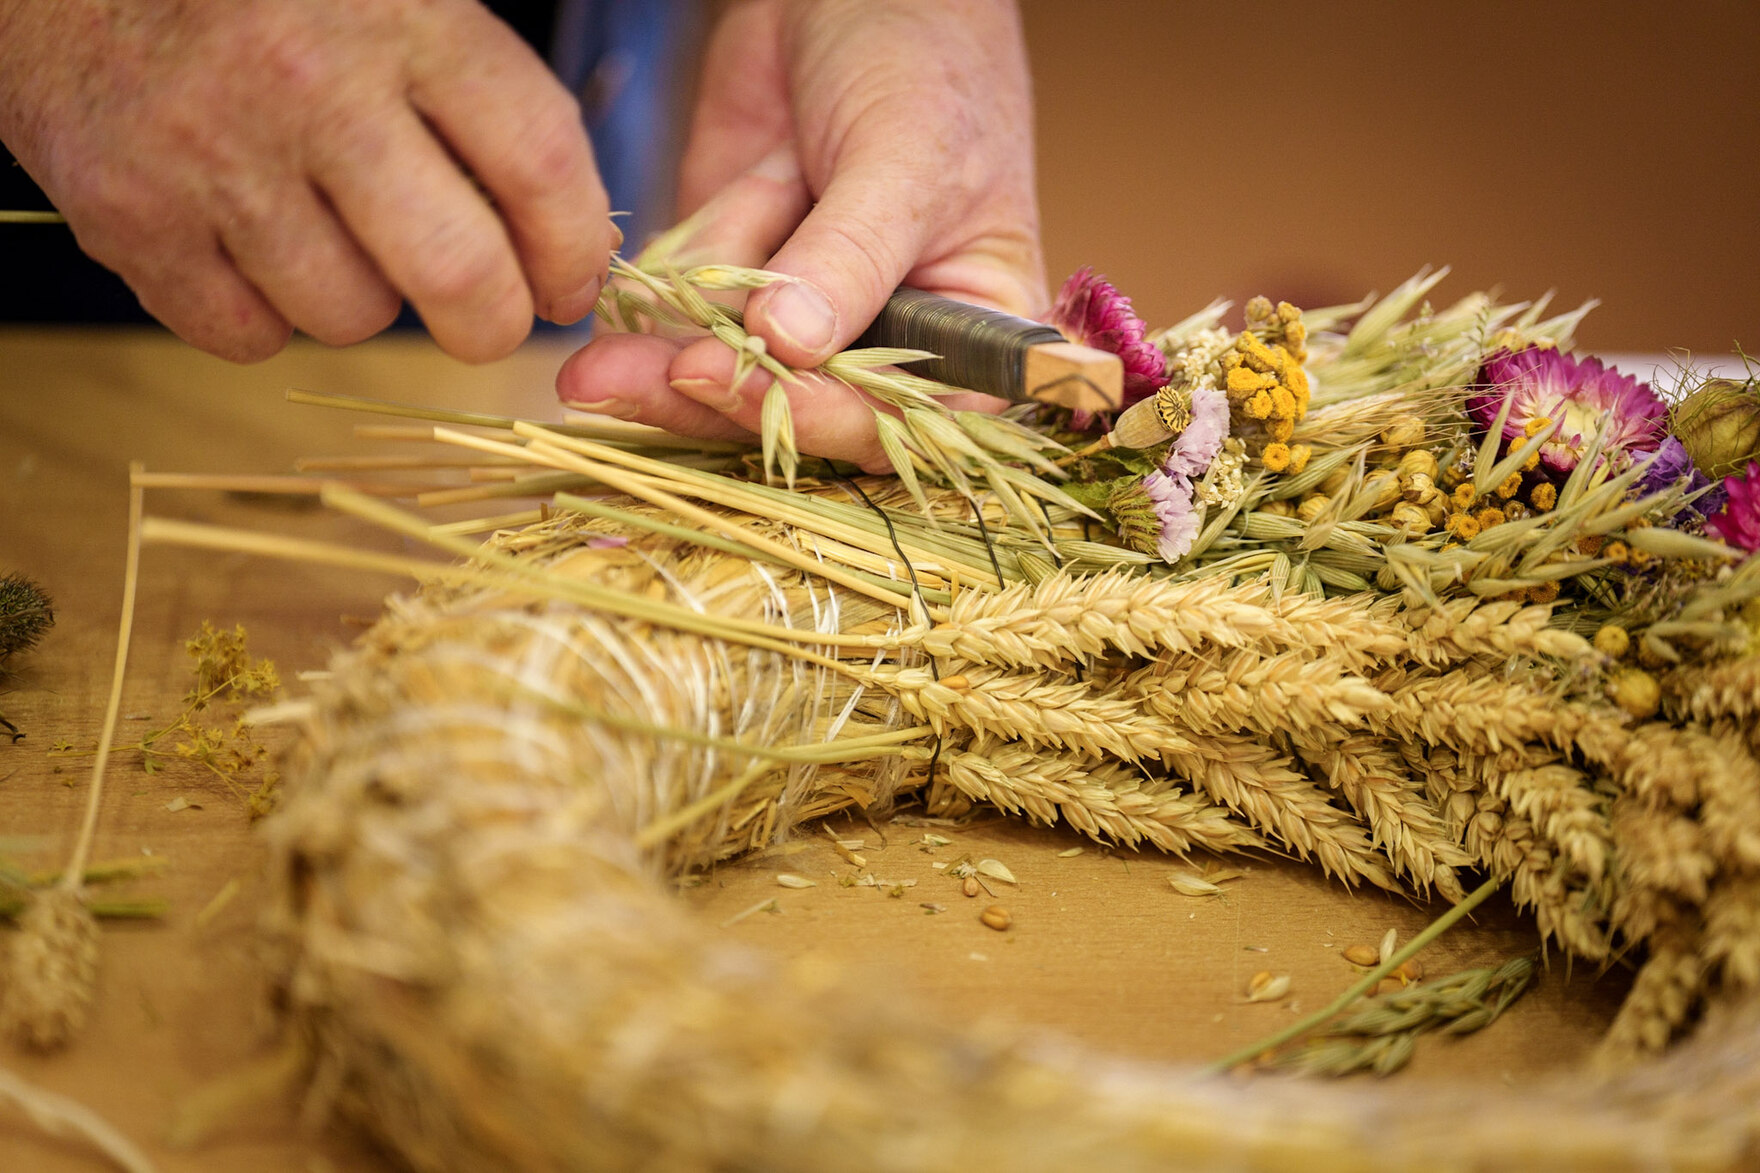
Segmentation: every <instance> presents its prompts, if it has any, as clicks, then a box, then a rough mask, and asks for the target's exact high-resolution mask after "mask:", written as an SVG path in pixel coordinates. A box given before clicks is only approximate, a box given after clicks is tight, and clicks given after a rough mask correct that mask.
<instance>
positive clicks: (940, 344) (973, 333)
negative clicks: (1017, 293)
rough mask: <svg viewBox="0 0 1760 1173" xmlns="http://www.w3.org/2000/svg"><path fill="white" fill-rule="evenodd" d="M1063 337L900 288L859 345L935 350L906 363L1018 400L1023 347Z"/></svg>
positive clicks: (1020, 320)
mask: <svg viewBox="0 0 1760 1173" xmlns="http://www.w3.org/2000/svg"><path fill="white" fill-rule="evenodd" d="M1062 341H1064V337H1063V335H1062V334H1059V333H1058V332H1057V331H1056V330H1054V329H1053V328H1052V327H1050V326H1047V325H1045V324H1043V323H1041V322H1032V321H1028V320H1027V319H1025V318H1017V317H1015V316H1014V315H1013V314H1005V313H1002V312H1001V311H1000V310H988V309H983V308H982V307H979V306H972V305H967V304H966V303H965V302H960V301H954V300H953V299H951V298H946V297H941V296H939V295H937V294H933V293H924V292H923V291H922V290H920V289H900V290H898V291H897V292H895V293H894V294H893V295H892V297H891V298H890V299H889V300H888V301H887V303H886V309H885V310H884V311H883V312H882V313H881V315H880V316H879V318H877V319H876V320H875V322H874V324H873V325H872V326H870V327H868V331H867V333H865V334H863V335H862V336H861V338H860V339H859V340H858V341H857V343H856V345H858V346H886V347H899V348H903V349H907V350H928V351H933V352H934V353H935V354H936V355H939V356H940V357H938V358H932V359H922V360H921V361H919V362H914V363H911V364H909V366H910V367H911V369H912V370H914V371H915V372H916V373H918V374H920V375H923V376H924V377H926V378H930V379H935V380H937V381H939V382H942V383H950V384H952V385H953V386H955V387H966V388H969V389H971V390H973V391H982V392H983V393H985V394H986V395H995V396H998V397H1000V398H1003V399H1009V400H1014V401H1016V402H1018V401H1019V400H1020V399H1021V395H1022V387H1023V384H1024V383H1025V380H1026V362H1027V350H1028V349H1029V348H1031V347H1034V346H1038V345H1040V344H1041V343H1045V342H1062Z"/></svg>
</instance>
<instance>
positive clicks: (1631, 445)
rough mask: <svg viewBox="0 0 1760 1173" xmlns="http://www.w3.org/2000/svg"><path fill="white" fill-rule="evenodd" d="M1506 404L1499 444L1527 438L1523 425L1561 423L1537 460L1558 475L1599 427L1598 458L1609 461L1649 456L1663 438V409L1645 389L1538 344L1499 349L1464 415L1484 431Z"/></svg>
mask: <svg viewBox="0 0 1760 1173" xmlns="http://www.w3.org/2000/svg"><path fill="white" fill-rule="evenodd" d="M1505 400H1508V401H1509V404H1510V411H1509V416H1508V417H1507V419H1506V420H1505V421H1504V425H1503V438H1504V440H1505V441H1507V442H1508V443H1509V444H1511V445H1515V444H1519V443H1521V442H1522V441H1523V440H1524V439H1526V438H1527V437H1528V436H1529V435H1530V434H1531V433H1530V432H1529V430H1528V425H1529V423H1530V421H1534V420H1541V419H1544V420H1548V421H1550V420H1556V419H1559V418H1561V417H1562V418H1563V420H1564V423H1563V424H1562V425H1561V426H1560V427H1559V429H1558V431H1557V432H1556V433H1554V434H1553V437H1552V439H1551V440H1548V441H1547V442H1546V444H1545V445H1544V446H1542V447H1541V449H1540V459H1541V460H1542V461H1543V462H1544V463H1545V464H1546V465H1547V466H1548V467H1550V468H1553V469H1556V470H1558V471H1560V472H1569V471H1570V470H1571V469H1573V468H1575V467H1576V466H1577V461H1578V459H1579V458H1581V456H1582V455H1583V451H1584V449H1586V448H1587V447H1588V446H1589V442H1590V440H1591V438H1592V437H1593V436H1594V434H1595V431H1596V429H1597V428H1600V427H1602V426H1603V423H1604V421H1605V425H1606V427H1607V434H1606V437H1605V439H1604V440H1603V441H1602V452H1603V453H1604V454H1605V455H1606V456H1607V457H1608V458H1610V459H1611V458H1615V457H1617V456H1619V455H1620V454H1624V453H1639V452H1653V451H1655V449H1656V446H1657V445H1658V444H1660V443H1662V440H1663V438H1664V437H1665V436H1667V435H1668V405H1667V404H1665V403H1663V402H1662V400H1660V399H1658V398H1657V397H1656V395H1655V393H1654V392H1652V391H1651V390H1650V387H1649V385H1648V384H1646V383H1640V382H1638V380H1637V379H1635V378H1633V377H1632V376H1631V375H1622V374H1620V373H1619V372H1618V371H1615V370H1609V369H1608V368H1606V367H1604V366H1602V365H1601V360H1600V359H1598V358H1574V357H1572V356H1571V355H1568V354H1561V353H1559V352H1558V351H1556V350H1551V349H1546V348H1543V347H1539V346H1530V347H1528V348H1527V349H1525V350H1517V351H1508V350H1500V351H1498V352H1497V353H1496V354H1494V355H1492V356H1491V357H1490V358H1488V359H1486V360H1485V365H1484V367H1483V368H1482V369H1481V370H1480V372H1479V383H1478V386H1477V387H1476V388H1475V393H1474V395H1473V396H1472V397H1471V398H1469V399H1468V400H1467V410H1468V412H1469V413H1471V415H1472V416H1473V418H1474V419H1475V420H1477V421H1478V423H1479V424H1480V426H1481V427H1490V426H1491V425H1492V424H1493V423H1495V422H1497V413H1498V412H1499V411H1500V410H1502V408H1503V404H1504V401H1505Z"/></svg>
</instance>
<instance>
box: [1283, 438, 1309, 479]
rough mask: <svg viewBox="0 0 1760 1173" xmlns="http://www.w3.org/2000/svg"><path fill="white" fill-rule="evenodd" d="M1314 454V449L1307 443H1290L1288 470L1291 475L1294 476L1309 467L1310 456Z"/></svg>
mask: <svg viewBox="0 0 1760 1173" xmlns="http://www.w3.org/2000/svg"><path fill="white" fill-rule="evenodd" d="M1313 455H1314V450H1313V449H1312V448H1310V447H1308V446H1307V445H1306V444H1292V445H1290V449H1289V470H1288V471H1289V473H1290V475H1291V476H1294V475H1295V474H1296V473H1299V472H1301V471H1302V470H1303V469H1304V468H1307V467H1308V458H1309V457H1311V456H1313Z"/></svg>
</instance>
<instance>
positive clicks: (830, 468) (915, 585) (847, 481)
mask: <svg viewBox="0 0 1760 1173" xmlns="http://www.w3.org/2000/svg"><path fill="white" fill-rule="evenodd" d="M821 459H822V460H823V459H824V458H823V457H821ZM824 463H825V471H826V472H828V473H830V474H831V475H832V477H834V478H835V479H836V480H838V481H841V482H842V483H843V484H844V485H845V486H846V487H848V488H849V489H851V490H853V491H854V492H855V495H856V496H858V497H860V498H861V499H862V504H863V505H866V506H867V507H868V508H869V509H872V510H873V511H874V512H875V513H876V514H878V515H879V517H880V521H881V523H882V524H883V525H885V526H886V536H887V537H888V538H890V539H891V540H892V550H893V553H895V554H897V555H898V560H899V561H900V562H903V563H904V569H905V573H906V574H909V575H910V576H911V592H912V594H914V595H915V596H916V599H917V602H918V604H920V605H921V606H922V608H923V613H924V614H925V615H927V614H928V613H929V601H928V600H927V599H925V598H923V584H922V583H920V582H918V581H917V568H916V567H915V566H914V565H912V564H911V560H910V556H909V555H907V554H906V553H905V552H904V544H903V543H902V542H900V541H899V540H898V530H896V529H894V528H893V525H892V518H891V517H890V516H888V514H887V512H886V510H884V509H882V508H880V506H878V505H876V504H874V499H873V498H872V497H870V496H868V491H867V490H866V489H864V488H862V486H861V485H860V484H859V483H858V482H857V481H855V480H854V479H853V478H851V477H846V476H844V475H843V474H842V473H840V472H838V471H837V468H836V466H835V465H833V464H832V463H831V462H830V461H829V460H826V461H824ZM997 577H998V578H1000V577H1002V572H1001V571H1000V570H998V571H997ZM928 660H929V675H930V676H932V677H933V678H934V679H935V680H936V681H939V680H940V679H941V665H939V664H937V663H936V662H935V657H934V656H930V657H928ZM940 764H941V734H939V733H937V734H936V735H935V748H934V749H933V750H931V751H930V753H929V781H930V782H931V783H933V782H934V781H935V767H936V766H938V765H940Z"/></svg>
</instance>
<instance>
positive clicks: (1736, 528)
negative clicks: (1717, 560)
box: [1705, 461, 1760, 552]
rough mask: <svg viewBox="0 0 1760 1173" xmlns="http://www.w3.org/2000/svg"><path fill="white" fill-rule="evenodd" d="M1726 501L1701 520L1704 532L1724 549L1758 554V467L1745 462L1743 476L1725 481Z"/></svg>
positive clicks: (1759, 486) (1759, 498)
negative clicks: (1724, 546) (1729, 548)
mask: <svg viewBox="0 0 1760 1173" xmlns="http://www.w3.org/2000/svg"><path fill="white" fill-rule="evenodd" d="M1723 487H1724V488H1725V489H1726V490H1728V491H1729V500H1728V501H1727V502H1725V503H1724V506H1723V508H1722V509H1721V510H1719V511H1718V512H1717V513H1714V514H1712V515H1711V516H1710V517H1708V518H1706V519H1705V531H1706V532H1707V533H1709V534H1711V535H1712V536H1714V537H1716V538H1717V539H1718V540H1720V541H1722V542H1724V543H1726V544H1727V545H1731V546H1736V547H1739V548H1741V549H1743V550H1747V551H1749V552H1752V551H1754V550H1760V463H1756V462H1754V461H1749V462H1748V471H1747V473H1746V475H1744V476H1739V477H1725V478H1724V479H1723Z"/></svg>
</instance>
